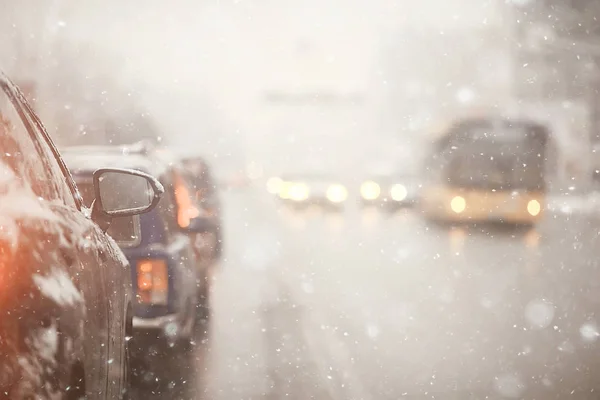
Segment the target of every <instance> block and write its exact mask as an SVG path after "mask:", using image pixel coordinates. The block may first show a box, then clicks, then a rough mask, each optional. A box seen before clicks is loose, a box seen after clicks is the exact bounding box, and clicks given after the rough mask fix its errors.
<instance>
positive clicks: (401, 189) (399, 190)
mask: <svg viewBox="0 0 600 400" xmlns="http://www.w3.org/2000/svg"><path fill="white" fill-rule="evenodd" d="M390 195H391V196H392V199H393V200H395V201H402V200H404V199H406V196H408V191H407V190H406V187H405V186H404V185H401V184H397V185H394V186H392V189H391V190H390Z"/></svg>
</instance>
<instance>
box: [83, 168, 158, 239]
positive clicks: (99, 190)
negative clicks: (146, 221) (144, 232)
mask: <svg viewBox="0 0 600 400" xmlns="http://www.w3.org/2000/svg"><path fill="white" fill-rule="evenodd" d="M93 182H94V194H95V200H94V203H93V205H92V219H94V220H95V221H96V222H97V223H98V224H99V225H100V227H101V228H102V229H103V230H105V231H106V230H107V229H108V227H109V226H110V220H111V219H112V218H114V217H130V216H134V215H138V214H143V213H146V212H148V211H150V210H152V209H153V208H154V207H156V205H157V204H158V202H159V201H160V198H161V196H162V194H163V193H164V191H165V190H164V188H163V186H162V185H161V184H160V182H158V181H157V180H156V179H155V178H154V177H152V176H151V175H148V174H145V173H143V172H140V171H135V170H129V169H120V168H102V169H99V170H97V171H95V172H94V175H93Z"/></svg>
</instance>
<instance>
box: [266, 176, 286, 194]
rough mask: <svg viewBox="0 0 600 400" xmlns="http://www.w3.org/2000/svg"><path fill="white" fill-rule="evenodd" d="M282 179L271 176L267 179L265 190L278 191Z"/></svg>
mask: <svg viewBox="0 0 600 400" xmlns="http://www.w3.org/2000/svg"><path fill="white" fill-rule="evenodd" d="M282 185H283V181H282V180H281V178H278V177H273V178H269V180H268V181H267V191H268V192H269V193H271V194H277V193H280V191H281V187H282Z"/></svg>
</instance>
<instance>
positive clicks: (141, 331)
mask: <svg viewBox="0 0 600 400" xmlns="http://www.w3.org/2000/svg"><path fill="white" fill-rule="evenodd" d="M62 153H63V156H64V158H65V160H66V162H67V165H68V167H69V168H70V171H71V173H72V174H73V177H74V179H75V181H76V182H77V186H78V187H79V189H80V191H81V194H82V196H83V200H84V202H85V203H90V202H91V201H92V200H93V182H92V176H93V172H94V170H95V169H96V168H98V167H99V166H100V165H105V164H109V165H111V166H113V167H120V168H131V169H135V170H138V171H142V172H146V173H150V174H152V175H153V176H156V177H157V178H158V179H159V181H160V183H161V184H162V185H163V186H164V188H165V193H164V195H163V198H162V200H161V201H160V203H159V204H158V206H157V207H156V208H155V209H154V210H153V211H151V212H149V213H147V214H145V215H142V216H135V217H133V218H125V219H119V220H115V221H114V222H113V225H112V226H111V227H110V229H109V230H108V233H109V234H110V235H112V237H113V238H114V239H115V240H116V241H117V243H118V244H119V245H120V246H121V249H122V250H123V252H124V253H125V256H126V257H127V259H128V260H129V262H130V264H131V275H132V279H133V289H134V293H135V295H136V297H135V302H134V319H133V341H132V343H133V345H132V347H133V350H134V353H133V355H134V358H133V360H134V361H135V364H136V366H137V365H142V366H145V367H144V368H135V369H134V374H135V375H136V376H137V375H138V374H137V372H138V371H139V372H140V373H141V374H140V375H141V376H143V377H147V378H148V379H150V380H154V377H153V376H152V375H151V374H150V375H149V371H151V370H154V369H155V368H153V367H154V366H156V365H152V364H156V363H159V361H156V360H155V359H156V357H154V356H152V355H153V354H154V353H156V351H152V349H157V350H161V351H160V352H159V353H164V354H167V355H168V356H174V353H173V352H176V353H175V354H176V355H181V352H182V351H183V352H185V351H187V350H189V349H190V345H189V344H190V342H191V341H192V340H193V339H194V337H195V333H196V330H195V327H196V325H195V323H196V322H198V320H207V319H208V316H209V310H208V308H209V282H210V279H209V275H208V274H209V269H208V267H209V264H207V263H204V262H202V259H201V255H200V254H199V252H198V249H197V245H196V242H197V240H196V236H197V235H202V234H204V233H206V230H212V224H211V223H210V220H208V219H207V218H206V217H205V216H201V214H200V210H199V209H198V204H197V202H196V201H195V199H194V197H193V188H192V186H191V183H190V182H189V180H188V179H187V178H186V173H185V172H186V171H185V170H184V169H183V168H182V167H181V165H180V164H179V163H177V162H172V161H170V158H168V157H165V156H164V155H159V154H158V153H157V151H155V149H153V148H152V147H151V146H150V147H146V146H145V145H144V144H133V145H130V146H93V147H91V146H87V147H70V148H64V149H62ZM115 222H117V223H115ZM198 317H200V318H198ZM156 378H158V377H156Z"/></svg>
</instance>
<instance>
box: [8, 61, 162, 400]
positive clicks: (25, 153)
mask: <svg viewBox="0 0 600 400" xmlns="http://www.w3.org/2000/svg"><path fill="white" fill-rule="evenodd" d="M0 149H1V152H0V196H1V198H2V201H1V202H0V263H1V266H0V284H1V285H2V290H0V346H1V350H0V393H2V395H3V396H7V397H8V398H11V399H29V398H44V399H49V398H55V399H79V398H84V397H85V398H86V399H118V398H121V397H122V396H123V395H124V393H125V391H126V389H127V379H128V371H129V368H128V360H129V352H128V341H127V340H126V336H127V335H130V334H131V328H132V317H133V312H132V295H131V277H130V274H129V265H128V263H127V260H126V258H125V257H124V255H123V253H122V252H121V250H120V249H119V247H118V246H117V245H116V244H115V242H114V241H113V240H112V239H111V238H110V237H109V236H108V235H107V234H106V233H105V230H106V229H107V228H108V226H109V224H110V222H111V220H112V218H113V217H115V216H119V217H123V216H132V215H137V214H140V213H143V212H146V211H149V210H151V209H152V208H154V206H155V205H156V204H157V203H158V200H159V199H160V195H161V194H162V191H163V189H162V186H161V185H160V183H159V182H158V181H156V180H154V179H153V178H152V177H150V176H149V175H146V174H143V173H139V172H134V171H127V170H119V169H100V170H98V171H96V172H95V173H94V177H93V181H94V189H95V190H94V197H95V201H94V204H93V206H92V208H91V210H90V209H88V208H86V207H85V206H84V205H83V203H82V201H81V196H80V195H79V193H78V191H77V189H76V186H75V184H74V182H73V180H72V178H71V175H70V174H69V171H68V170H67V168H66V167H65V165H64V163H63V161H62V159H61V157H60V154H59V153H58V151H57V150H56V148H55V146H54V144H53V143H52V141H51V139H50V137H49V136H48V134H47V132H46V131H45V129H44V127H43V126H42V123H41V122H40V121H39V119H38V118H37V116H36V115H35V114H34V112H33V111H32V110H31V108H30V107H29V106H28V104H27V102H26V101H25V99H24V97H23V95H22V94H21V92H20V91H19V90H18V89H17V88H16V87H15V86H14V85H13V84H12V83H11V82H10V81H9V80H8V79H7V78H6V77H5V76H4V75H3V74H1V73H0ZM125 188H127V190H125Z"/></svg>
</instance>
